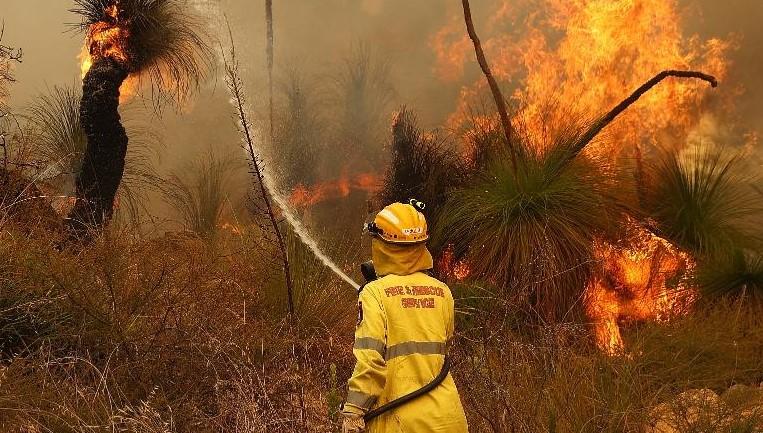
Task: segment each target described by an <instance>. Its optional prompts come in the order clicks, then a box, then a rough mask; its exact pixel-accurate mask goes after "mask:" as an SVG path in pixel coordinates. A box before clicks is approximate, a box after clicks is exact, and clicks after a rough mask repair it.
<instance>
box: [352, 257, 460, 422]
mask: <svg viewBox="0 0 763 433" xmlns="http://www.w3.org/2000/svg"><path fill="white" fill-rule="evenodd" d="M359 309H360V314H359V323H358V326H357V328H356V330H355V346H354V348H353V353H354V355H355V358H356V359H357V363H356V366H355V370H354V372H353V375H352V378H351V379H350V381H349V384H348V393H347V400H346V403H345V404H346V405H351V406H355V407H356V408H360V409H362V410H363V411H368V410H370V409H372V408H374V407H378V406H381V405H383V404H385V403H388V402H390V401H392V400H395V399H397V398H399V397H401V396H403V395H406V394H408V393H411V392H413V391H415V390H417V389H420V388H421V387H423V386H425V385H426V384H428V383H429V382H431V381H432V380H433V379H434V378H435V377H436V376H437V374H438V373H439V372H440V370H441V368H442V366H443V362H444V357H445V353H446V345H447V342H448V340H450V338H451V337H452V336H453V323H454V311H453V296H452V295H451V292H450V289H449V288H448V286H447V285H445V284H444V283H442V282H440V281H439V280H437V279H435V278H432V277H430V276H428V275H426V274H424V273H422V272H416V273H413V274H411V275H387V276H385V277H383V278H381V279H379V280H377V281H374V282H372V283H370V284H368V285H367V286H366V287H365V289H364V290H363V292H362V293H361V295H360V298H359ZM368 432H370V433H402V432H405V433H409V432H410V433H414V432H415V433H419V432H438V433H464V432H467V425H466V418H465V416H464V411H463V408H462V406H461V401H460V399H459V396H458V391H457V389H456V386H455V383H454V382H453V378H452V377H451V376H450V375H449V376H448V377H447V379H446V380H445V381H444V382H443V383H442V384H441V385H440V386H438V387H437V388H435V389H434V390H433V391H431V392H430V393H428V394H426V395H424V396H422V397H420V398H418V399H416V400H414V401H413V402H410V403H408V404H406V405H404V406H402V407H400V408H398V409H395V410H393V411H390V412H388V413H387V414H384V415H381V416H380V417H379V418H377V419H376V420H374V421H371V422H370V423H369V425H368Z"/></svg>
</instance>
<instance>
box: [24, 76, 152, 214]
mask: <svg viewBox="0 0 763 433" xmlns="http://www.w3.org/2000/svg"><path fill="white" fill-rule="evenodd" d="M81 99H82V93H81V92H80V91H79V90H77V89H76V88H74V87H72V86H55V87H53V88H51V89H49V90H48V91H47V92H46V93H44V94H42V95H40V96H39V97H37V98H36V100H35V101H34V102H33V103H32V105H31V106H30V107H29V109H28V110H27V113H26V118H27V119H28V121H29V125H30V127H31V128H30V135H31V137H30V138H31V141H32V142H33V143H34V148H35V153H36V157H37V159H39V160H40V162H41V163H42V165H43V167H45V168H46V171H47V172H48V173H47V175H46V176H45V177H48V178H50V177H55V178H56V179H58V180H60V181H59V182H56V186H57V192H58V193H60V194H62V195H66V196H69V195H70V194H72V193H75V192H76V191H75V186H74V185H75V182H76V179H77V178H78V177H79V176H80V173H81V171H82V167H83V160H84V158H85V154H86V152H87V144H88V142H87V136H86V135H85V131H84V129H83V127H82V122H81V121H80V110H79V107H80V101H81ZM132 108H133V107H128V108H127V109H125V110H124V111H125V113H126V114H127V113H129V114H128V115H127V120H124V123H125V125H126V126H127V127H129V129H130V131H131V134H132V140H131V142H132V144H131V146H130V149H129V150H128V152H127V155H126V157H125V168H124V174H123V179H122V182H120V185H119V190H118V196H119V203H120V208H121V209H123V210H126V211H127V214H128V215H130V216H131V217H133V219H134V217H136V216H137V215H138V213H139V211H140V209H141V207H142V204H143V203H144V194H142V191H143V190H146V189H148V188H153V187H155V186H156V184H157V183H158V182H157V181H158V176H157V175H156V173H155V171H154V167H153V164H152V156H153V154H154V153H153V152H152V149H153V148H156V147H157V142H158V137H157V136H156V134H154V133H153V132H152V131H151V130H150V128H148V127H147V126H145V125H143V124H142V123H141V122H137V121H134V120H132V119H133V118H136V119H137V118H138V117H139V116H140V114H141V113H139V112H138V110H133V109H132Z"/></svg>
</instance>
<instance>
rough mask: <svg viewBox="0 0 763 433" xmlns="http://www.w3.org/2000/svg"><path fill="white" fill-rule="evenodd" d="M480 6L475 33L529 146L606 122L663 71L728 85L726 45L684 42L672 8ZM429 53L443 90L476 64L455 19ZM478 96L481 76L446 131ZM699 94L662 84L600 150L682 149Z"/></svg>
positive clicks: (676, 83) (566, 3)
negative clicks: (555, 128)
mask: <svg viewBox="0 0 763 433" xmlns="http://www.w3.org/2000/svg"><path fill="white" fill-rule="evenodd" d="M483 4H489V5H490V6H491V8H490V9H489V10H490V12H491V14H490V16H489V18H487V19H486V18H485V15H484V14H483V15H481V17H482V20H481V26H480V36H481V38H482V39H483V46H484V49H485V51H486V55H487V57H488V60H489V62H490V66H491V69H492V71H493V74H494V75H495V76H496V78H497V79H498V80H499V81H501V82H502V84H503V85H504V86H505V87H506V89H507V90H510V89H513V93H510V95H511V96H512V100H513V101H515V102H522V105H523V107H524V110H523V112H522V114H521V120H522V123H523V125H524V127H525V128H527V130H528V132H530V133H531V135H532V136H534V137H542V136H544V135H548V131H547V130H548V128H549V126H550V125H555V124H558V123H559V122H558V120H560V119H563V120H569V117H570V116H572V117H580V118H582V119H585V120H590V119H591V118H592V117H595V116H598V115H601V114H603V113H605V112H606V111H608V110H609V109H610V108H612V107H613V106H614V105H615V104H616V103H618V102H619V101H620V100H621V99H622V98H623V97H625V96H627V95H628V94H629V93H630V92H631V91H633V90H634V89H636V88H637V87H638V86H639V85H641V84H642V83H643V82H644V81H646V80H647V79H649V78H651V77H652V76H654V74H656V73H658V72H660V71H662V70H665V69H696V70H702V71H704V72H707V73H710V74H713V75H715V76H716V77H717V78H719V79H720V80H723V78H724V77H726V75H727V70H728V61H727V54H728V51H729V50H730V49H733V42H732V41H730V40H721V39H708V40H701V39H700V38H699V37H697V36H685V35H684V32H683V31H682V29H681V25H680V23H681V20H680V17H679V14H678V12H677V9H678V7H677V3H676V1H675V0H511V1H509V0H486V1H485V2H484V3H483ZM483 11H484V10H483ZM431 46H432V47H433V49H434V50H435V52H436V55H437V66H436V72H437V73H438V74H439V76H440V78H441V79H442V80H444V81H449V82H452V81H456V80H460V79H462V78H465V77H466V73H465V65H466V64H470V63H473V61H474V60H473V59H474V54H473V52H472V47H471V44H470V41H469V39H468V36H467V35H466V32H465V30H464V24H463V17H462V16H461V15H460V11H458V10H456V9H454V10H453V17H452V21H451V22H450V23H449V24H448V25H447V26H445V27H444V28H442V29H441V30H440V31H439V32H437V33H436V34H435V35H434V37H433V38H432V40H431ZM472 72H475V71H474V70H472ZM469 77H476V76H474V75H469ZM469 79H471V78H469ZM485 87H486V85H485V83H484V78H483V77H481V76H479V77H477V81H476V82H475V84H473V85H469V86H465V87H464V88H463V89H462V91H461V96H460V99H459V105H458V108H457V110H456V112H455V113H453V115H452V116H451V118H450V121H449V123H450V126H451V127H453V128H454V129H462V128H468V127H469V121H470V120H471V119H470V117H471V115H470V113H471V111H472V110H471V107H473V106H475V105H476V104H478V102H479V101H480V100H482V97H483V96H485V95H486V94H487V93H486V92H485ZM703 90H704V83H697V82H693V81H681V80H670V81H666V82H665V83H663V84H661V85H660V86H658V87H657V88H655V89H654V90H653V91H652V92H650V93H649V94H647V95H646V96H645V97H644V98H643V99H642V100H641V101H640V102H639V103H638V104H637V105H635V106H634V107H633V108H632V109H631V110H629V111H628V112H627V113H625V115H623V116H622V117H621V118H620V119H619V120H618V122H617V124H616V125H613V126H614V128H610V130H608V134H610V135H609V138H610V139H609V140H607V143H613V144H614V146H615V147H616V149H614V150H618V149H624V148H625V149H627V148H632V146H634V145H635V144H637V143H640V142H646V143H656V142H663V143H664V142H665V140H663V138H678V139H684V138H685V137H686V134H687V133H688V131H690V130H691V129H692V127H694V126H696V125H697V123H698V121H699V119H700V117H701V115H702V110H703V109H702V108H698V107H703V104H702V103H703V102H704V100H705V98H706V97H707V93H706V92H704V91H703ZM478 120H479V119H478ZM515 120H520V119H515ZM562 123H564V122H562ZM567 123H568V122H567ZM677 141H680V140H677ZM536 145H538V146H542V145H541V144H540V143H536ZM611 150H613V149H601V148H600V151H601V152H604V151H607V152H609V151H611Z"/></svg>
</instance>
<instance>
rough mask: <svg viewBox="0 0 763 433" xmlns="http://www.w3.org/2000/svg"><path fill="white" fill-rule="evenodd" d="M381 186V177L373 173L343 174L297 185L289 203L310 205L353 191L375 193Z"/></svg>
mask: <svg viewBox="0 0 763 433" xmlns="http://www.w3.org/2000/svg"><path fill="white" fill-rule="evenodd" d="M379 187H380V182H379V179H378V177H377V176H376V175H375V174H373V173H362V174H357V175H354V176H352V177H350V176H348V175H343V176H342V177H340V178H339V179H337V180H335V181H329V182H323V183H319V184H316V185H312V186H306V185H302V184H300V185H297V186H296V187H295V188H294V190H293V191H292V193H291V196H290V197H289V203H290V204H291V205H293V206H296V207H310V206H314V205H316V204H318V203H322V202H325V201H328V200H335V199H339V198H344V197H347V196H349V195H350V193H351V192H352V191H366V192H368V193H374V192H376V191H378V190H379Z"/></svg>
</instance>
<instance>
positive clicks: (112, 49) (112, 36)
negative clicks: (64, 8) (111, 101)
mask: <svg viewBox="0 0 763 433" xmlns="http://www.w3.org/2000/svg"><path fill="white" fill-rule="evenodd" d="M75 4H76V8H74V9H72V12H74V13H76V14H78V15H80V16H81V17H82V19H83V20H82V23H81V24H80V28H81V30H83V31H84V32H85V36H86V38H85V45H84V47H83V51H82V55H81V58H80V61H81V64H82V74H83V76H85V75H87V72H88V71H89V70H90V68H91V67H92V66H93V65H94V64H95V63H96V62H98V61H99V60H102V59H112V60H114V61H116V62H117V63H118V64H119V65H120V67H121V68H123V69H125V70H126V71H127V72H128V74H129V75H130V76H131V77H133V78H135V79H138V78H141V77H146V78H148V79H149V80H150V83H151V85H152V86H153V92H152V95H154V96H155V97H156V98H159V102H161V101H163V100H174V101H175V102H177V103H182V102H183V100H184V99H185V97H187V96H188V94H189V93H190V92H191V91H192V90H194V89H195V88H196V87H197V86H198V85H199V82H200V81H201V79H202V78H203V77H204V76H205V75H206V71H207V70H208V68H209V65H210V62H211V59H212V57H213V56H212V52H211V49H210V46H209V44H208V42H207V39H208V36H207V35H206V34H205V31H204V28H205V27H204V24H203V22H202V21H201V20H200V19H199V17H197V16H196V15H195V14H194V13H192V10H193V8H192V7H191V5H189V4H188V2H186V1H184V0H75ZM128 84H129V85H130V86H133V87H132V88H131V90H129V91H137V88H136V87H134V86H135V85H136V82H128ZM125 90H127V89H125Z"/></svg>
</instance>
